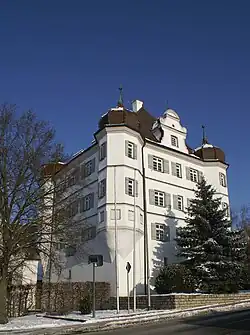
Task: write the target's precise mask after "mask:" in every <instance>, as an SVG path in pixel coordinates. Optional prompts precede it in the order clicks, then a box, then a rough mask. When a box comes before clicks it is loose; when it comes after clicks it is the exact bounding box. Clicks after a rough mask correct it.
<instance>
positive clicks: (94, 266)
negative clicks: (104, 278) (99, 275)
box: [92, 263, 97, 318]
mask: <svg viewBox="0 0 250 335" xmlns="http://www.w3.org/2000/svg"><path fill="white" fill-rule="evenodd" d="M96 265H97V264H96V263H93V297H92V299H93V300H92V316H93V318H95V268H96Z"/></svg>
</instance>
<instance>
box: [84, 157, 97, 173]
mask: <svg viewBox="0 0 250 335" xmlns="http://www.w3.org/2000/svg"><path fill="white" fill-rule="evenodd" d="M93 172H95V159H91V160H90V161H88V162H87V163H85V166H84V175H85V177H88V176H90V175H91V174H92V173H93Z"/></svg>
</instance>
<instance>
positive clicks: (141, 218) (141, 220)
mask: <svg viewBox="0 0 250 335" xmlns="http://www.w3.org/2000/svg"><path fill="white" fill-rule="evenodd" d="M143 223H144V222H143V214H140V224H143Z"/></svg>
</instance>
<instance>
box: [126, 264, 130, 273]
mask: <svg viewBox="0 0 250 335" xmlns="http://www.w3.org/2000/svg"><path fill="white" fill-rule="evenodd" d="M126 270H127V271H128V273H129V272H130V270H131V264H130V263H129V262H127V265H126Z"/></svg>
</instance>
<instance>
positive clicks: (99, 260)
mask: <svg viewBox="0 0 250 335" xmlns="http://www.w3.org/2000/svg"><path fill="white" fill-rule="evenodd" d="M91 263H95V264H96V266H103V255H89V264H91Z"/></svg>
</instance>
